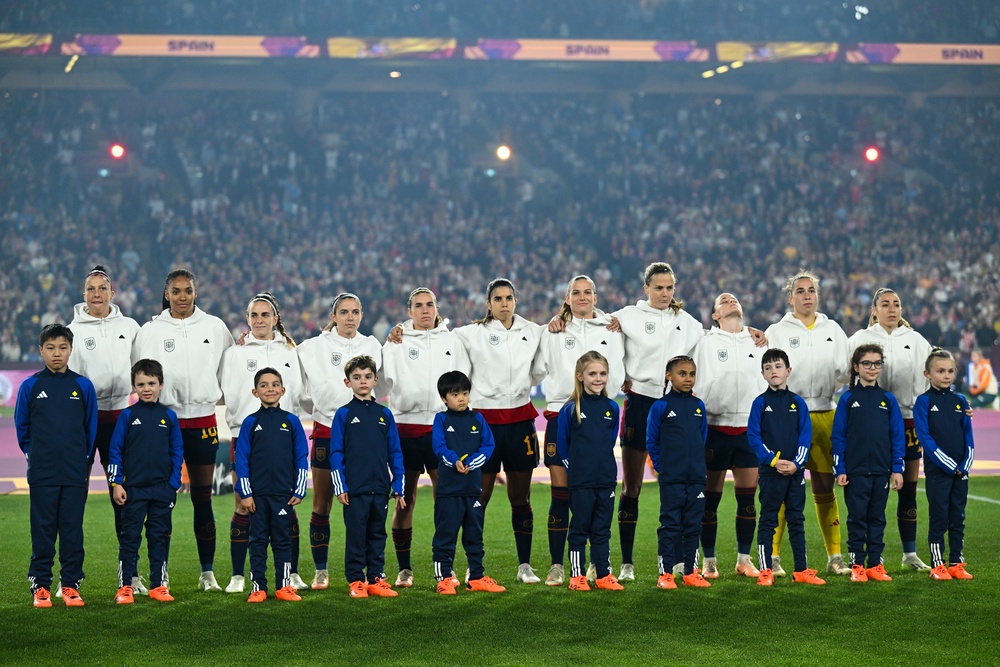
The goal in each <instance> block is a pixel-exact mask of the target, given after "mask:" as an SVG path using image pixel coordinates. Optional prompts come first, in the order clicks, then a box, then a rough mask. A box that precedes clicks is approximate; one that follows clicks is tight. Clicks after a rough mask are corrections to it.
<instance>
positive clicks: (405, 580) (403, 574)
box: [396, 569, 413, 588]
mask: <svg viewBox="0 0 1000 667" xmlns="http://www.w3.org/2000/svg"><path fill="white" fill-rule="evenodd" d="M412 587H413V570H407V569H403V570H400V571H399V575H397V576H396V588H412Z"/></svg>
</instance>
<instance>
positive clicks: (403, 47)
mask: <svg viewBox="0 0 1000 667" xmlns="http://www.w3.org/2000/svg"><path fill="white" fill-rule="evenodd" d="M457 43H458V40H455V39H424V38H418V37H414V38H408V37H406V38H386V39H379V38H373V39H356V38H353V37H331V38H330V39H328V40H326V50H327V53H328V54H329V56H330V57H331V58H345V59H353V60H361V59H367V58H423V59H428V60H441V59H444V58H451V57H452V56H453V55H454V53H455V47H456V45H457Z"/></svg>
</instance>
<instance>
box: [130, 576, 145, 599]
mask: <svg viewBox="0 0 1000 667" xmlns="http://www.w3.org/2000/svg"><path fill="white" fill-rule="evenodd" d="M132 594H133V595H149V589H148V588H146V585H145V584H144V583H143V582H142V577H132Z"/></svg>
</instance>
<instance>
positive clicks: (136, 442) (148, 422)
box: [108, 401, 184, 588]
mask: <svg viewBox="0 0 1000 667" xmlns="http://www.w3.org/2000/svg"><path fill="white" fill-rule="evenodd" d="M183 459H184V441H183V440H182V439H181V430H180V427H179V426H178V424H177V415H176V414H175V413H174V411H173V410H171V409H170V408H168V407H166V406H165V405H163V404H162V403H160V402H158V401H157V402H153V403H145V402H143V401H139V402H138V403H136V404H135V405H133V406H131V407H128V408H125V409H124V410H122V412H121V414H120V415H118V421H117V422H116V423H115V430H114V431H113V432H112V434H111V442H110V444H109V446H108V482H110V483H111V484H118V485H121V486H123V487H124V488H125V494H126V496H125V504H124V505H123V506H122V511H121V521H122V532H121V535H119V536H118V585H119V586H128V585H129V584H130V583H131V578H132V575H133V574H134V573H135V571H136V563H137V561H138V559H139V545H140V544H141V543H142V526H143V524H145V525H146V548H147V549H148V550H149V581H150V583H151V584H152V588H159V587H160V586H162V585H163V580H164V579H165V578H166V575H167V559H168V556H169V549H170V534H171V532H172V530H173V522H172V520H171V513H172V512H173V509H174V505H175V504H176V503H177V489H179V488H180V486H181V463H182V461H183Z"/></svg>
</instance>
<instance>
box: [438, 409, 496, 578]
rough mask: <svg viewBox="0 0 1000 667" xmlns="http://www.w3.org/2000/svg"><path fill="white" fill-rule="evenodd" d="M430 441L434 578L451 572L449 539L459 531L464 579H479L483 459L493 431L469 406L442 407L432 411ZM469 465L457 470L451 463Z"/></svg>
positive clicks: (487, 457) (452, 556)
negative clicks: (434, 471) (434, 468)
mask: <svg viewBox="0 0 1000 667" xmlns="http://www.w3.org/2000/svg"><path fill="white" fill-rule="evenodd" d="M431 445H432V446H433V448H434V455H435V456H437V458H438V462H439V465H438V480H437V491H436V492H435V496H434V541H433V544H432V547H433V556H434V578H435V579H437V580H438V581H441V580H442V579H444V578H445V577H450V576H451V571H452V569H453V566H454V562H455V543H456V542H457V541H458V531H459V529H461V531H462V547H463V548H464V549H465V556H466V558H467V559H468V561H469V579H470V580H472V579H481V578H482V577H483V576H484V575H485V571H484V569H483V557H484V555H485V548H484V546H483V506H482V503H481V502H480V500H479V498H480V496H482V493H483V465H485V463H486V462H487V461H489V460H490V456H492V455H493V449H494V447H495V446H496V445H495V443H494V442H493V432H492V431H491V430H490V427H489V425H487V423H486V420H485V419H483V416H482V415H481V414H479V413H478V412H476V411H474V410H466V411H465V412H456V411H455V410H446V411H445V412H439V413H437V415H435V416H434V426H433V427H432V430H431ZM459 461H461V462H462V463H463V464H464V465H467V466H468V467H469V471H468V472H467V473H460V472H458V470H456V469H455V464H457V463H458V462H459Z"/></svg>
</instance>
